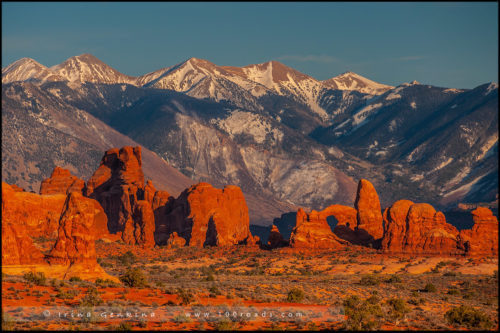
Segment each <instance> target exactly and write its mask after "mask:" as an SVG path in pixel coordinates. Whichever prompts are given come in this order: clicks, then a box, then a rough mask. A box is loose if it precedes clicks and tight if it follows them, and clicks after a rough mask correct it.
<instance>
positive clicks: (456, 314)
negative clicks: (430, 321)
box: [445, 305, 493, 329]
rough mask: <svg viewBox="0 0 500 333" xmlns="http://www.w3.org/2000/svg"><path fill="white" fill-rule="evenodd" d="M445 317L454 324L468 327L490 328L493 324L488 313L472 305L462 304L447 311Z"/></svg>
mask: <svg viewBox="0 0 500 333" xmlns="http://www.w3.org/2000/svg"><path fill="white" fill-rule="evenodd" d="M445 318H446V319H447V320H448V322H449V323H450V324H452V325H460V326H465V327H467V328H468V329H472V328H476V329H489V328H491V327H492V326H493V323H492V321H491V319H490V318H489V317H488V315H487V314H485V313H484V312H482V311H480V310H476V309H474V308H473V307H471V306H467V305H460V306H458V307H455V308H452V309H450V310H448V311H447V312H446V313H445Z"/></svg>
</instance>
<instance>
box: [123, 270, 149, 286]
mask: <svg viewBox="0 0 500 333" xmlns="http://www.w3.org/2000/svg"><path fill="white" fill-rule="evenodd" d="M120 281H121V282H123V284H125V285H126V286H129V287H144V286H146V284H147V279H146V276H145V275H144V272H143V271H142V270H141V269H140V268H129V269H127V271H126V272H125V273H124V274H123V275H120Z"/></svg>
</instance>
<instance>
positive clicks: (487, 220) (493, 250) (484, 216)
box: [459, 207, 498, 256]
mask: <svg viewBox="0 0 500 333" xmlns="http://www.w3.org/2000/svg"><path fill="white" fill-rule="evenodd" d="M471 213H472V218H473V220H474V225H473V226H472V229H467V230H461V231H460V236H459V243H460V247H461V248H462V249H464V250H465V252H466V254H467V255H471V256H491V255H492V256H498V219H497V218H496V217H495V216H494V215H493V213H492V212H491V210H489V209H488V208H483V207H478V208H477V209H475V210H473V211H472V212H471Z"/></svg>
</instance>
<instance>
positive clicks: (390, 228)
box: [382, 200, 413, 253]
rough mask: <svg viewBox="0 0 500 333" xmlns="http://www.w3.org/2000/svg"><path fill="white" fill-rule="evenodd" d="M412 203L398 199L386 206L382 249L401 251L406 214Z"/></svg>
mask: <svg viewBox="0 0 500 333" xmlns="http://www.w3.org/2000/svg"><path fill="white" fill-rule="evenodd" d="M412 205H413V202H412V201H409V200H399V201H396V202H395V203H393V204H392V206H391V207H389V208H386V209H385V211H384V214H383V218H384V229H385V230H384V238H383V239H382V250H384V251H390V252H396V253H399V252H402V251H403V248H404V241H405V235H406V216H407V215H408V210H410V207H411V206H412Z"/></svg>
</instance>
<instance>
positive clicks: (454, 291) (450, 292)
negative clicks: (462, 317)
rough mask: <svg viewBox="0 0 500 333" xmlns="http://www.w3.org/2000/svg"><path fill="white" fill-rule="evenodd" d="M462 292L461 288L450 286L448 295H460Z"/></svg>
mask: <svg viewBox="0 0 500 333" xmlns="http://www.w3.org/2000/svg"><path fill="white" fill-rule="evenodd" d="M458 294H460V290H458V289H457V288H450V289H449V290H448V295H458Z"/></svg>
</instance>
